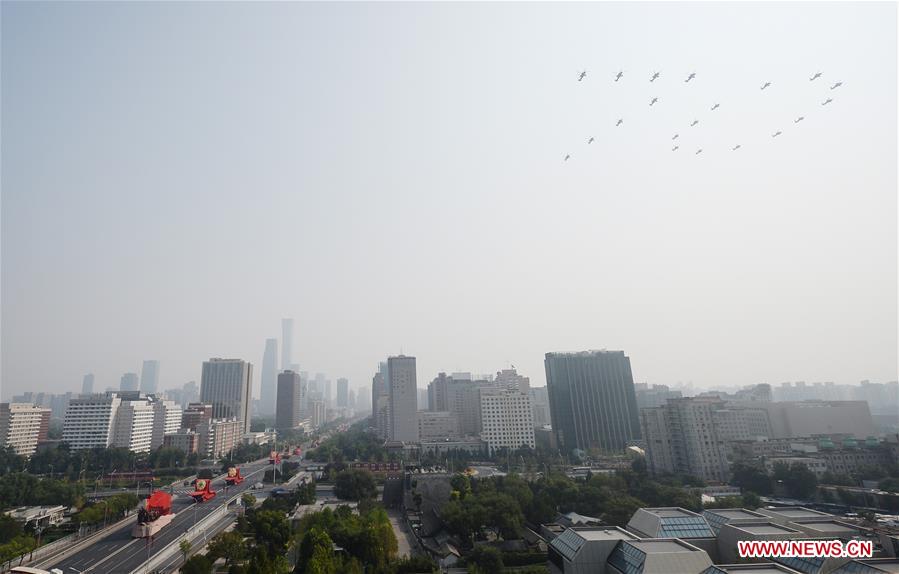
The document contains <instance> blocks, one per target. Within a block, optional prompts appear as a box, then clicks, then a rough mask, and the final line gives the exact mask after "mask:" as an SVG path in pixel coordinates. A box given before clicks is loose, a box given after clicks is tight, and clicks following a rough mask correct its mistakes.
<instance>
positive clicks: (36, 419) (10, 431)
mask: <svg viewBox="0 0 899 574" xmlns="http://www.w3.org/2000/svg"><path fill="white" fill-rule="evenodd" d="M50 412H51V411H50V409H45V408H41V407H36V406H34V405H33V404H31V403H0V446H5V447H8V448H12V449H13V450H14V451H15V453H16V454H17V455H19V456H31V455H33V454H34V451H35V450H36V449H37V444H38V443H39V442H41V441H42V440H47V433H48V431H49V428H50Z"/></svg>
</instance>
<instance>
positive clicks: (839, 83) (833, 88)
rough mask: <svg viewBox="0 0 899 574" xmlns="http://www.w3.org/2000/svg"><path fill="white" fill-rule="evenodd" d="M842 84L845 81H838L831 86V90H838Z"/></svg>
mask: <svg viewBox="0 0 899 574" xmlns="http://www.w3.org/2000/svg"><path fill="white" fill-rule="evenodd" d="M842 85H843V82H837V83H836V84H834V85H832V86H830V89H831V90H836V89H837V88H839V87H840V86H842Z"/></svg>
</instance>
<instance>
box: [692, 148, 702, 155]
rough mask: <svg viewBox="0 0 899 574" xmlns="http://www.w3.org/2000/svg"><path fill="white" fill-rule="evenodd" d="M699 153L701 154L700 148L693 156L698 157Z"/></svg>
mask: <svg viewBox="0 0 899 574" xmlns="http://www.w3.org/2000/svg"><path fill="white" fill-rule="evenodd" d="M701 153H702V148H699V149H698V150H696V153H695V154H694V155H699V154H701Z"/></svg>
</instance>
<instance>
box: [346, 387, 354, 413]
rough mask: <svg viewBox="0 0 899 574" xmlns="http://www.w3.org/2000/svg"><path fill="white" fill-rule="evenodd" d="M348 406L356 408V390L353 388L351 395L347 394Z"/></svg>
mask: <svg viewBox="0 0 899 574" xmlns="http://www.w3.org/2000/svg"><path fill="white" fill-rule="evenodd" d="M346 406H348V407H350V408H351V409H355V408H356V391H354V390H353V389H350V392H349V395H348V396H347V400H346Z"/></svg>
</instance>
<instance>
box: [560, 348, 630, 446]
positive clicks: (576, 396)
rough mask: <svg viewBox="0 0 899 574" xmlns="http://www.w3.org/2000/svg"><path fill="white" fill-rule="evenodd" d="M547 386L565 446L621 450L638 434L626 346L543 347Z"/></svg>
mask: <svg viewBox="0 0 899 574" xmlns="http://www.w3.org/2000/svg"><path fill="white" fill-rule="evenodd" d="M544 364H545V366H546V389H547V393H548V394H549V409H550V417H551V419H552V428H553V432H554V433H555V435H556V441H557V442H558V444H559V448H561V449H562V451H563V452H571V451H572V450H574V449H581V450H584V451H586V450H589V449H591V448H598V449H599V450H601V451H604V452H615V451H620V450H623V449H624V448H625V447H626V446H627V443H628V441H632V440H637V439H639V438H640V419H639V416H638V412H637V396H636V394H635V392H634V377H633V375H632V374H631V361H630V359H629V358H628V357H627V356H626V355H625V354H624V351H584V352H580V353H547V354H546V360H545V361H544Z"/></svg>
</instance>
